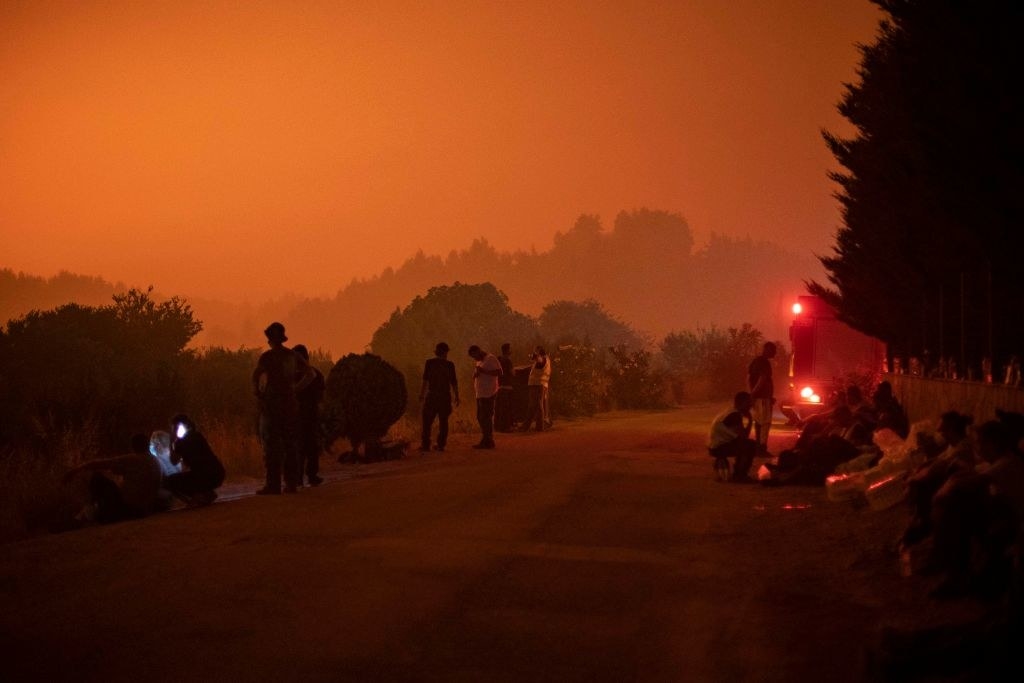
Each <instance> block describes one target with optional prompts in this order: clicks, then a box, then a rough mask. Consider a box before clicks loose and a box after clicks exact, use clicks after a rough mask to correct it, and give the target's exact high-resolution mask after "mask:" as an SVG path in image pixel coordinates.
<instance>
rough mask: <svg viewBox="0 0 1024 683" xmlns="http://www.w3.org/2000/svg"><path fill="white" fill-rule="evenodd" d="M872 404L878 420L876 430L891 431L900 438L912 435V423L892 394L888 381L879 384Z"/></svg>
mask: <svg viewBox="0 0 1024 683" xmlns="http://www.w3.org/2000/svg"><path fill="white" fill-rule="evenodd" d="M871 403H872V410H873V411H874V414H875V419H876V422H875V429H891V430H892V431H894V432H896V433H897V434H899V435H900V438H903V439H905V438H907V434H909V433H910V421H909V420H908V419H907V413H906V411H904V410H903V406H901V405H900V402H899V401H897V400H896V397H895V396H894V395H893V393H892V384H890V383H889V382H886V381H883V382H879V383H878V387H877V388H876V389H875V395H874V396H873V397H872V399H871Z"/></svg>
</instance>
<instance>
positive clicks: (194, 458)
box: [164, 415, 224, 507]
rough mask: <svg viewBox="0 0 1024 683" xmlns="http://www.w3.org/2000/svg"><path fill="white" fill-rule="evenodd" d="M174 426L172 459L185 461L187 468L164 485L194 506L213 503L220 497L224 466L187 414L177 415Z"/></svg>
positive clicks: (172, 423) (172, 426) (173, 422)
mask: <svg viewBox="0 0 1024 683" xmlns="http://www.w3.org/2000/svg"><path fill="white" fill-rule="evenodd" d="M171 429H172V430H173V433H174V443H172V444H171V462H172V463H173V464H175V465H176V464H178V463H179V462H180V463H182V464H183V465H184V471H182V472H180V473H178V474H172V475H171V476H169V477H167V478H166V479H165V480H164V488H165V489H167V490H168V491H170V492H171V493H172V494H174V495H175V496H176V497H177V498H179V499H181V500H183V501H184V502H185V503H186V504H187V505H189V506H190V507H194V506H200V505H209V504H210V503H212V502H213V501H214V500H216V499H217V491H216V489H217V488H218V487H219V486H220V485H221V484H223V483H224V465H222V464H221V462H220V459H219V458H217V456H216V455H215V454H214V452H213V449H212V448H210V444H209V443H207V441H206V437H204V436H203V435H202V433H201V432H200V431H199V429H198V428H197V427H196V425H195V423H194V422H193V421H192V420H191V419H190V418H189V417H188V416H187V415H175V416H174V417H173V418H172V419H171Z"/></svg>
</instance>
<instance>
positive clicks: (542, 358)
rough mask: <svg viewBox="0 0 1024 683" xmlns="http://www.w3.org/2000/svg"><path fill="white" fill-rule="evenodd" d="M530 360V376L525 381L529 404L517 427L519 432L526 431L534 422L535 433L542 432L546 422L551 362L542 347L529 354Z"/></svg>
mask: <svg viewBox="0 0 1024 683" xmlns="http://www.w3.org/2000/svg"><path fill="white" fill-rule="evenodd" d="M530 360H532V361H533V362H532V363H531V364H530V366H529V367H530V376H529V379H528V380H527V391H529V392H530V397H529V404H528V406H527V408H526V419H525V420H524V421H523V424H522V426H520V427H519V431H521V432H525V431H528V430H529V429H530V425H531V424H532V423H533V422H536V423H537V427H536V429H537V431H538V432H543V431H544V428H545V423H546V422H547V414H546V413H547V411H546V410H545V404H546V403H547V390H548V384H549V383H550V382H551V360H550V359H549V358H548V355H547V353H546V352H545V351H544V347H543V346H538V347H536V348H534V350H533V353H532V354H530Z"/></svg>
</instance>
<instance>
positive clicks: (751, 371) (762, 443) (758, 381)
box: [747, 342, 776, 454]
mask: <svg viewBox="0 0 1024 683" xmlns="http://www.w3.org/2000/svg"><path fill="white" fill-rule="evenodd" d="M775 353H776V348H775V344H773V343H772V342H765V343H764V346H763V347H762V349H761V355H759V356H757V357H756V358H754V360H752V361H750V366H749V367H748V368H747V388H748V389H749V390H750V396H751V398H752V399H753V401H754V404H753V407H752V409H751V415H753V419H754V436H755V440H756V441H757V445H758V448H759V450H760V451H761V452H762V453H765V454H767V453H768V432H769V431H770V430H771V426H772V411H773V410H774V405H775V385H774V384H773V381H772V362H771V361H772V358H775Z"/></svg>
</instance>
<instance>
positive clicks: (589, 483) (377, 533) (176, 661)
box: [0, 406, 972, 681]
mask: <svg viewBox="0 0 1024 683" xmlns="http://www.w3.org/2000/svg"><path fill="white" fill-rule="evenodd" d="M717 408H718V407H717V406H704V407H698V408H688V409H681V410H672V411H666V412H659V413H642V414H636V413H632V414H615V415H610V416H603V417H600V418H597V419H594V420H586V421H580V422H576V423H561V424H558V425H557V426H556V429H554V430H552V431H550V432H548V433H545V434H512V435H498V436H499V443H498V449H497V450H495V451H474V450H472V449H470V448H469V447H468V446H469V443H471V438H470V436H461V437H460V436H458V435H457V436H456V438H455V439H454V442H453V443H452V444H450V448H449V451H448V452H447V453H444V454H437V455H433V454H432V455H429V456H421V455H419V454H418V453H410V454H409V455H408V456H407V457H406V458H405V459H403V460H401V461H395V462H386V463H380V464H375V465H363V466H347V467H335V468H333V470H332V472H331V478H332V479H331V481H330V482H329V483H328V484H327V485H324V486H322V487H320V488H318V489H312V490H304V491H303V492H302V493H301V494H300V495H298V496H281V497H275V498H256V497H251V496H246V495H243V494H244V492H245V491H246V490H248V489H250V488H252V487H251V486H249V485H247V484H245V483H243V484H238V483H236V484H235V486H233V487H229V490H227V491H225V495H224V496H223V497H222V501H221V502H218V503H217V504H215V505H213V506H211V507H209V508H205V509H200V510H188V511H182V512H175V513H169V514H165V515H161V516H157V517H153V518H150V519H146V520H142V521H139V522H133V523H125V524H120V525H114V526H109V527H104V528H92V529H86V530H81V531H75V532H70V533H65V534H60V535H54V536H47V537H41V538H36V539H32V540H28V541H22V542H18V543H13V544H8V545H6V546H0V604H2V605H3V608H2V610H0V647H2V648H3V650H4V652H3V655H4V667H3V670H2V673H0V680H5V681H7V680H10V681H21V680H39V681H44V680H45V681H56V680H76V681H92V680H104V681H180V680H244V681H263V680H268V681H269V680H275V681H349V680H351V681H356V680H358V681H366V680H427V681H460V680H467V681H470V680H472V681H494V680H529V681H533V680H558V681H565V680H569V681H572V680H588V681H591V680H609V681H623V680H641V681H647V680H655V681H680V680H686V681H705V680H706V681H742V680H749V681H821V680H830V681H859V680H873V679H877V677H878V672H877V671H876V670H873V669H872V668H870V667H867V666H866V665H865V661H866V652H870V651H871V649H872V647H871V646H872V645H873V644H874V643H875V642H876V641H877V639H878V635H879V633H880V630H881V629H882V628H887V627H890V626H897V627H899V626H906V625H912V624H921V623H926V622H928V621H942V620H944V619H949V618H951V616H950V615H951V614H952V613H951V612H950V609H951V608H949V607H948V606H936V605H933V604H931V603H929V602H928V601H927V600H925V599H924V593H925V591H926V590H927V584H926V583H925V582H923V581H922V580H921V579H917V578H913V577H912V578H909V579H908V578H902V577H900V576H899V571H898V564H897V562H896V558H895V556H894V541H895V538H896V536H897V534H898V532H899V529H900V526H901V524H902V522H903V514H904V513H903V512H902V511H901V510H900V509H899V508H893V509H890V510H886V511H882V512H874V511H871V510H870V509H867V508H864V507H861V508H856V507H854V506H852V505H849V504H837V503H831V502H829V501H828V500H827V499H826V497H825V492H824V490H823V489H818V488H803V487H788V488H787V487H780V488H767V487H763V486H760V485H729V484H721V483H716V482H714V481H713V480H712V472H711V465H710V460H709V458H708V456H707V455H706V451H705V449H704V439H705V433H706V430H707V425H708V422H709V419H710V416H711V415H712V414H713V413H714V412H715V410H716V409H717ZM791 436H792V435H789V436H788V437H787V435H785V434H779V436H778V437H777V438H776V440H775V441H773V444H772V447H773V450H777V449H778V448H779V447H781V445H782V444H783V440H784V439H786V438H791ZM224 499H234V500H224ZM955 609H957V610H959V613H960V614H963V613H964V612H965V611H968V612H969V611H970V610H971V609H972V608H971V607H969V606H968V607H964V606H960V607H957V608H955Z"/></svg>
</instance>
